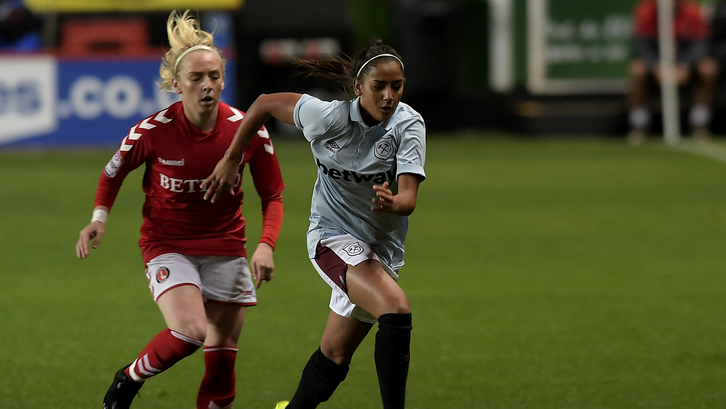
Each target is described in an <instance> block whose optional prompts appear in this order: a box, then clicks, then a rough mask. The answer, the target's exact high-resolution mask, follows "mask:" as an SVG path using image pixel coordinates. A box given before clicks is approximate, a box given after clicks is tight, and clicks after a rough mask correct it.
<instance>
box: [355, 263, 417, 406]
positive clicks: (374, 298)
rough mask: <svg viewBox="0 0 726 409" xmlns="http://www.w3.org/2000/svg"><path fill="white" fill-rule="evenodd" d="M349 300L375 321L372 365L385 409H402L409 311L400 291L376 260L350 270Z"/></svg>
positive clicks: (406, 367) (408, 354) (405, 298)
mask: <svg viewBox="0 0 726 409" xmlns="http://www.w3.org/2000/svg"><path fill="white" fill-rule="evenodd" d="M346 280H347V284H348V296H349V297H350V300H351V301H352V302H353V303H355V304H356V305H357V306H358V307H360V308H363V309H364V310H365V311H367V312H368V313H370V314H371V315H373V316H374V317H376V318H377V319H378V332H376V344H375V351H374V355H375V362H376V372H377V375H378V384H379V386H380V390H381V399H382V400H383V408H384V409H402V408H403V407H404V405H405V402H406V382H407V378H408V368H409V359H410V355H411V330H412V324H411V322H412V321H411V309H410V306H409V302H408V298H407V297H406V294H405V293H404V292H403V290H402V289H401V287H399V286H398V284H397V283H396V281H395V280H394V279H393V278H392V277H391V275H390V274H389V273H388V272H387V271H386V270H385V268H384V267H383V265H382V264H381V263H380V262H378V261H375V260H367V261H364V262H362V263H360V264H357V265H355V266H350V267H349V268H348V272H347V275H346Z"/></svg>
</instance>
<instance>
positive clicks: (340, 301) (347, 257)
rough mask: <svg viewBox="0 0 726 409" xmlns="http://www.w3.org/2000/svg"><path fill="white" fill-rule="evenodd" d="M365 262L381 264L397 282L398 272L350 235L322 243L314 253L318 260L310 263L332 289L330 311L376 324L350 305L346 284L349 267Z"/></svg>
mask: <svg viewBox="0 0 726 409" xmlns="http://www.w3.org/2000/svg"><path fill="white" fill-rule="evenodd" d="M366 260H376V261H378V262H380V263H381V266H383V270H385V271H386V273H388V275H390V276H391V277H392V278H393V279H394V280H396V281H398V273H397V272H395V271H393V269H391V267H390V266H388V265H387V264H386V263H384V262H382V261H381V259H380V258H379V257H378V255H377V254H376V253H374V252H373V250H371V248H370V246H369V245H368V244H367V243H365V242H363V241H362V240H359V239H357V238H355V237H353V236H352V235H350V234H344V235H340V236H333V237H328V238H327V239H323V240H320V241H319V242H318V246H317V248H316V249H315V258H313V259H310V261H311V262H312V263H313V267H315V270H317V272H318V274H320V277H322V278H323V280H325V282H326V283H328V285H329V286H330V287H331V288H332V289H333V293H332V295H331V296H330V310H331V311H333V312H334V313H336V314H338V315H340V316H342V317H347V318H355V319H357V320H359V321H363V322H368V323H374V322H376V319H375V317H373V316H372V315H371V314H369V313H368V312H367V311H365V310H364V309H362V308H360V307H358V306H357V305H355V304H353V302H351V301H350V298H348V287H347V285H346V283H345V275H346V273H347V271H348V266H355V265H358V264H360V263H362V262H363V261H366Z"/></svg>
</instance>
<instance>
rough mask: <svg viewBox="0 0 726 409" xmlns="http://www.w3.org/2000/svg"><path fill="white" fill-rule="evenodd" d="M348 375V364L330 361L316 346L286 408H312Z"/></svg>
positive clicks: (329, 395) (322, 400)
mask: <svg viewBox="0 0 726 409" xmlns="http://www.w3.org/2000/svg"><path fill="white" fill-rule="evenodd" d="M346 375H348V366H347V365H346V366H340V365H338V364H336V363H335V362H333V361H331V360H330V358H328V357H327V356H325V355H324V354H323V352H322V351H321V350H320V348H318V350H317V351H315V352H314V353H313V354H312V355H311V356H310V359H309V360H308V363H307V365H305V369H303V372H302V378H301V379H300V384H299V385H298V386H297V391H295V395H294V396H293V397H292V399H291V400H290V404H289V405H288V406H287V408H288V409H312V408H316V407H318V405H319V404H320V403H321V402H325V401H327V400H328V399H330V397H331V396H332V395H333V392H335V389H336V388H337V387H338V385H340V383H341V382H343V380H344V379H345V377H346Z"/></svg>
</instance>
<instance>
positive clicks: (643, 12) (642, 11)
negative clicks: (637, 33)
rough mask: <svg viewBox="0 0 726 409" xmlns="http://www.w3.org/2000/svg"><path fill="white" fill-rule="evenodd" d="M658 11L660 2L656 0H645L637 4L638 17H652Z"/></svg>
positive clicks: (636, 13)
mask: <svg viewBox="0 0 726 409" xmlns="http://www.w3.org/2000/svg"><path fill="white" fill-rule="evenodd" d="M657 13H658V3H657V2H656V1H654V0H644V1H641V2H639V3H638V4H636V5H635V12H634V14H635V17H636V18H651V17H653V18H654V17H655V16H656V15H657Z"/></svg>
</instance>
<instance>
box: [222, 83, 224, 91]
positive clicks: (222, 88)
mask: <svg viewBox="0 0 726 409" xmlns="http://www.w3.org/2000/svg"><path fill="white" fill-rule="evenodd" d="M222 89H224V81H222Z"/></svg>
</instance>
